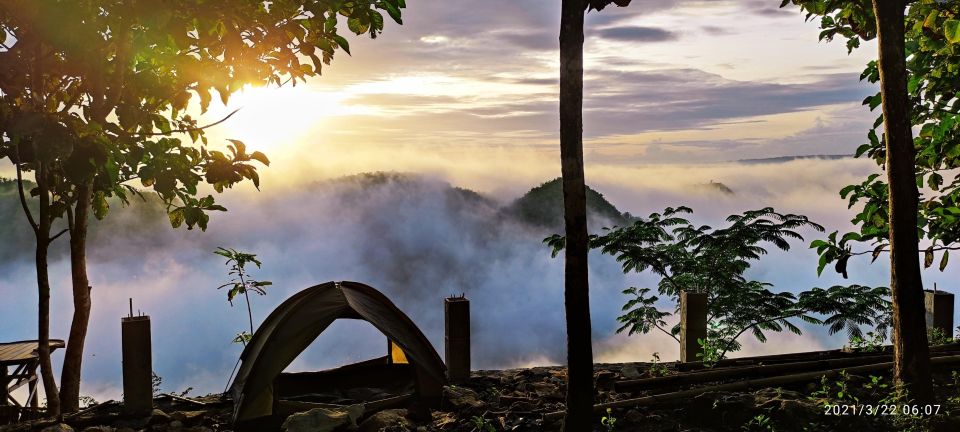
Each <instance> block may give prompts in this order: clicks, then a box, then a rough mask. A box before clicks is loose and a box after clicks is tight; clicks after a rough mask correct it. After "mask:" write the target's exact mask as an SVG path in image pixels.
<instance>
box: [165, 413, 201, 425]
mask: <svg viewBox="0 0 960 432" xmlns="http://www.w3.org/2000/svg"><path fill="white" fill-rule="evenodd" d="M206 415H207V412H206V411H175V412H173V413H171V414H170V418H171V419H174V420H177V421H181V422H183V423H184V424H192V423H196V422H198V421H200V420H203V418H204V417H205V416H206Z"/></svg>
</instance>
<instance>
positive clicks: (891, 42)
mask: <svg viewBox="0 0 960 432" xmlns="http://www.w3.org/2000/svg"><path fill="white" fill-rule="evenodd" d="M905 7H906V2H904V1H903V0H873V10H874V13H875V15H876V17H877V39H878V42H879V50H880V52H879V62H878V63H879V69H880V87H881V93H882V95H883V118H884V127H885V132H886V152H887V160H886V171H887V183H888V184H889V188H890V198H889V199H890V202H889V204H890V290H891V300H892V302H893V337H892V339H893V359H894V374H893V375H894V379H895V380H896V381H897V382H901V383H903V384H904V385H905V386H906V389H907V390H908V391H909V392H910V397H912V398H913V399H914V403H921V404H923V403H930V402H931V401H932V398H933V389H932V383H931V380H930V352H929V349H928V347H927V332H926V319H925V316H924V306H923V284H922V281H921V278H920V263H919V261H918V259H917V256H918V253H919V250H918V248H919V245H918V242H919V238H918V235H917V206H918V201H919V196H920V192H919V190H918V188H917V183H916V176H915V173H914V169H915V167H914V163H915V157H916V151H915V149H914V147H913V134H912V131H911V129H910V127H911V123H910V113H909V108H908V107H909V106H910V104H909V100H908V96H907V69H906V52H905V47H904V9H905Z"/></svg>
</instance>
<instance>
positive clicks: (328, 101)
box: [211, 85, 355, 152]
mask: <svg viewBox="0 0 960 432" xmlns="http://www.w3.org/2000/svg"><path fill="white" fill-rule="evenodd" d="M348 98H349V95H347V94H344V93H340V92H331V91H320V90H316V89H311V88H310V87H308V86H306V85H299V86H296V87H294V86H290V85H287V86H283V87H279V88H278V87H247V88H245V89H243V90H242V91H240V92H238V93H235V94H233V95H232V96H231V97H230V101H229V103H228V104H227V106H225V107H223V106H221V107H218V108H219V109H217V110H216V111H221V110H222V113H223V115H222V116H221V118H222V117H223V116H225V115H226V114H228V113H230V112H232V111H233V110H238V111H237V113H236V114H234V115H233V116H232V117H230V118H229V119H228V120H227V121H225V122H224V123H223V124H222V126H220V128H219V129H220V130H219V131H218V134H219V135H222V136H223V137H225V138H231V139H237V140H240V141H243V142H244V143H245V144H247V146H248V147H250V148H253V149H257V150H264V151H266V150H271V151H274V152H276V151H277V150H282V149H283V148H284V147H290V146H291V145H292V144H294V143H296V142H297V141H298V140H300V139H302V138H304V137H305V136H308V135H309V134H310V133H311V132H312V131H315V130H317V129H320V128H322V126H323V124H324V123H325V122H326V121H328V120H329V119H330V118H331V117H337V116H344V115H348V114H351V113H352V112H353V111H355V110H354V109H353V108H352V107H350V106H349V105H346V104H344V101H345V100H346V99H348ZM213 111H214V110H213V109H211V114H215V113H213ZM211 117H212V116H211Z"/></svg>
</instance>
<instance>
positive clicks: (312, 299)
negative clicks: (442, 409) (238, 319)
mask: <svg viewBox="0 0 960 432" xmlns="http://www.w3.org/2000/svg"><path fill="white" fill-rule="evenodd" d="M341 318H343V319H361V320H365V321H367V322H369V323H370V324H372V325H373V326H374V327H375V328H377V330H379V331H380V332H382V333H383V334H384V335H385V336H386V337H387V339H388V340H389V348H390V350H389V352H388V353H387V355H386V356H384V357H382V358H379V359H373V360H369V361H366V362H362V363H358V364H355V365H349V366H346V367H344V368H341V369H344V370H346V371H348V372H350V373H352V374H353V375H351V379H350V380H342V379H338V378H335V377H334V376H333V375H319V374H323V373H324V372H320V373H301V374H285V373H283V370H284V369H285V368H286V367H287V366H289V365H290V363H291V362H292V361H293V360H294V359H296V357H297V356H298V355H299V354H300V353H301V352H303V351H304V350H305V349H306V348H307V347H308V346H309V345H310V344H311V343H312V342H313V341H314V340H315V339H316V338H317V336H319V335H320V333H322V332H323V331H324V330H326V328H327V327H328V326H330V324H331V323H333V321H335V320H337V319H341ZM240 360H241V361H242V365H241V366H240V369H239V371H238V372H237V376H236V378H235V379H234V381H233V383H232V384H231V386H230V393H231V395H232V396H233V401H234V413H233V419H234V421H235V422H243V421H248V420H252V419H258V418H264V417H267V416H272V415H273V414H275V412H274V411H275V410H276V409H277V406H278V405H277V404H278V401H279V400H280V392H279V389H278V388H277V387H278V382H280V381H281V378H283V377H284V376H287V380H286V382H288V383H294V384H296V385H298V386H301V387H302V386H303V385H305V383H315V384H317V385H328V386H329V385H331V383H333V385H338V383H346V382H353V381H356V380H358V379H359V380H367V381H369V380H375V379H383V380H386V379H387V378H388V377H390V378H392V377H397V376H400V375H402V373H406V372H408V374H407V375H405V376H409V378H410V380H411V381H412V385H413V387H414V388H415V396H416V397H417V398H418V399H420V400H427V401H428V404H429V403H430V402H429V401H435V400H438V399H439V397H440V393H441V391H442V387H443V385H444V384H445V383H446V366H444V364H443V361H442V360H441V359H440V356H439V355H438V354H437V352H436V350H434V348H433V345H431V344H430V341H429V340H428V339H427V338H426V336H424V335H423V333H422V332H421V331H420V329H419V328H417V326H416V324H414V323H413V321H412V320H410V318H409V317H407V315H405V314H404V313H403V312H402V311H401V310H400V309H398V308H397V307H396V306H395V305H394V304H393V303H392V302H391V301H390V300H389V299H388V298H387V297H386V296H385V295H383V294H382V293H381V292H379V291H377V290H376V289H374V288H372V287H370V286H367V285H364V284H362V283H358V282H346V281H344V282H327V283H324V284H320V285H316V286H313V287H310V288H307V289H305V290H303V291H300V292H299V293H297V294H294V295H293V296H291V297H290V298H289V299H287V300H286V301H284V302H283V303H281V304H280V305H279V306H277V308H276V309H275V310H274V311H273V312H272V313H271V314H270V316H268V317H267V319H266V320H264V322H263V324H261V325H260V327H259V328H258V329H257V331H256V332H255V333H254V334H253V337H252V339H251V340H250V342H249V343H247V346H246V347H245V348H244V350H243V353H242V354H241V355H240ZM378 367H380V368H383V367H389V368H392V369H389V370H380V371H379V372H377V371H375V370H374V369H375V368H378ZM358 371H360V372H361V373H360V374H357V372H358ZM305 374H314V375H313V376H312V377H311V376H306V375H305ZM341 375H342V374H341Z"/></svg>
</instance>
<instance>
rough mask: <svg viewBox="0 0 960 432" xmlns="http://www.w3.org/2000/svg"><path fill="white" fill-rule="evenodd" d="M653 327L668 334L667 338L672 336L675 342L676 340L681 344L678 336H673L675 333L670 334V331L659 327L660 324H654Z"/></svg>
mask: <svg viewBox="0 0 960 432" xmlns="http://www.w3.org/2000/svg"><path fill="white" fill-rule="evenodd" d="M653 326H654V327H656V328H658V329H660V331H662V332H664V333H666V334H667V336H670V337H671V338H673V340H675V341H677V343H680V339H677V337H676V336H674V335H673V333H670V332H668V331H666V330H664V329H663V327H660V325H659V324H657V323H654V324H653Z"/></svg>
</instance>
